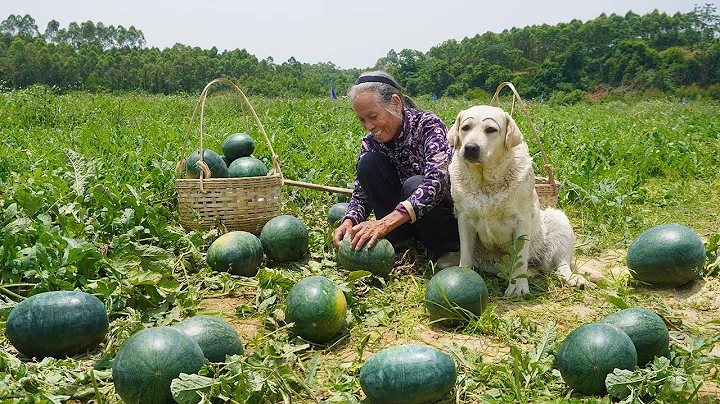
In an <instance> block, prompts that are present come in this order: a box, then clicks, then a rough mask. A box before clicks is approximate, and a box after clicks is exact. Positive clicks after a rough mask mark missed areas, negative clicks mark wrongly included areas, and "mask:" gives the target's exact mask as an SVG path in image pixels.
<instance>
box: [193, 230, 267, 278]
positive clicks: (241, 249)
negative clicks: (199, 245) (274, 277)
mask: <svg viewBox="0 0 720 404" xmlns="http://www.w3.org/2000/svg"><path fill="white" fill-rule="evenodd" d="M262 260H263V248H262V243H260V240H259V239H258V238H257V237H256V236H255V235H254V234H252V233H248V232H246V231H242V230H238V231H231V232H228V233H225V234H223V235H222V236H220V237H218V238H217V239H216V240H215V241H213V242H212V244H210V247H209V248H208V250H207V255H206V257H205V261H206V262H207V264H208V266H209V267H210V269H212V270H213V271H217V272H230V273H231V274H234V275H240V276H255V275H256V274H257V272H258V267H259V266H260V263H261V262H262Z"/></svg>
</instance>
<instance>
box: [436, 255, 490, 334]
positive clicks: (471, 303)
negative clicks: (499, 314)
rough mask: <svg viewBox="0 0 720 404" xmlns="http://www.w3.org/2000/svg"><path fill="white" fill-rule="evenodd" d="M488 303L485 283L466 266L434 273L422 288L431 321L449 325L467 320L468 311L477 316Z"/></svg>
mask: <svg viewBox="0 0 720 404" xmlns="http://www.w3.org/2000/svg"><path fill="white" fill-rule="evenodd" d="M487 304H488V289H487V285H485V281H484V280H483V278H482V276H480V274H478V273H477V272H475V271H473V270H472V269H471V268H468V267H458V266H455V267H448V268H445V269H443V270H442V271H440V272H438V273H436V274H435V275H434V276H433V277H432V279H430V282H428V285H427V288H425V307H427V310H428V313H429V314H430V318H432V319H433V320H448V322H450V323H452V322H454V321H456V320H463V319H467V318H468V313H467V312H470V313H472V314H474V315H476V316H479V315H480V314H482V312H483V311H484V310H485V308H486V307H487ZM464 310H466V311H467V312H465V311H464Z"/></svg>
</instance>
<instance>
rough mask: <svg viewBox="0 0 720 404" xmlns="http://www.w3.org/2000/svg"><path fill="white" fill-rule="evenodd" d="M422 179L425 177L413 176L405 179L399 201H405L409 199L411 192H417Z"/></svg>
mask: <svg viewBox="0 0 720 404" xmlns="http://www.w3.org/2000/svg"><path fill="white" fill-rule="evenodd" d="M424 179H425V177H424V176H422V175H413V176H412V177H410V178H408V179H406V180H405V182H403V187H402V195H401V199H402V200H405V199H407V198H409V197H410V195H412V194H413V192H415V191H417V189H418V187H419V186H420V184H422V182H423V180H424Z"/></svg>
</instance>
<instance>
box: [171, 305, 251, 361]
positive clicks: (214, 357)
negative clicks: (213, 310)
mask: <svg viewBox="0 0 720 404" xmlns="http://www.w3.org/2000/svg"><path fill="white" fill-rule="evenodd" d="M172 328H174V329H176V330H179V331H182V332H183V333H185V334H186V335H187V336H189V337H190V338H192V339H193V340H195V342H197V344H198V345H199V346H200V349H201V350H202V352H203V355H204V356H205V359H207V360H209V361H210V362H224V361H225V357H226V356H227V355H242V354H243V353H244V350H243V345H242V341H240V337H238V334H237V332H236V331H235V329H234V328H233V327H232V326H231V325H230V324H229V323H228V322H227V321H225V320H223V319H221V318H218V317H213V316H194V317H190V318H188V319H187V320H183V321H181V322H179V323H177V324H175V325H173V326H172Z"/></svg>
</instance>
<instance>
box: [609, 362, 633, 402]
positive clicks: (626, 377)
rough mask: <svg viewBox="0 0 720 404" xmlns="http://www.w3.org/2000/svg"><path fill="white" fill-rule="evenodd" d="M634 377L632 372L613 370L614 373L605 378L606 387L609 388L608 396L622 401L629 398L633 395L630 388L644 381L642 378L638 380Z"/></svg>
mask: <svg viewBox="0 0 720 404" xmlns="http://www.w3.org/2000/svg"><path fill="white" fill-rule="evenodd" d="M634 376H635V375H634V373H633V371H631V370H627V369H615V370H613V372H612V373H611V374H609V375H607V378H605V387H606V388H607V391H608V394H610V395H611V396H612V397H615V398H620V399H623V398H626V397H628V396H629V395H630V394H631V393H632V390H631V388H630V386H633V385H634V384H636V383H638V382H639V381H641V380H642V378H640V379H638V378H637V377H634Z"/></svg>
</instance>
